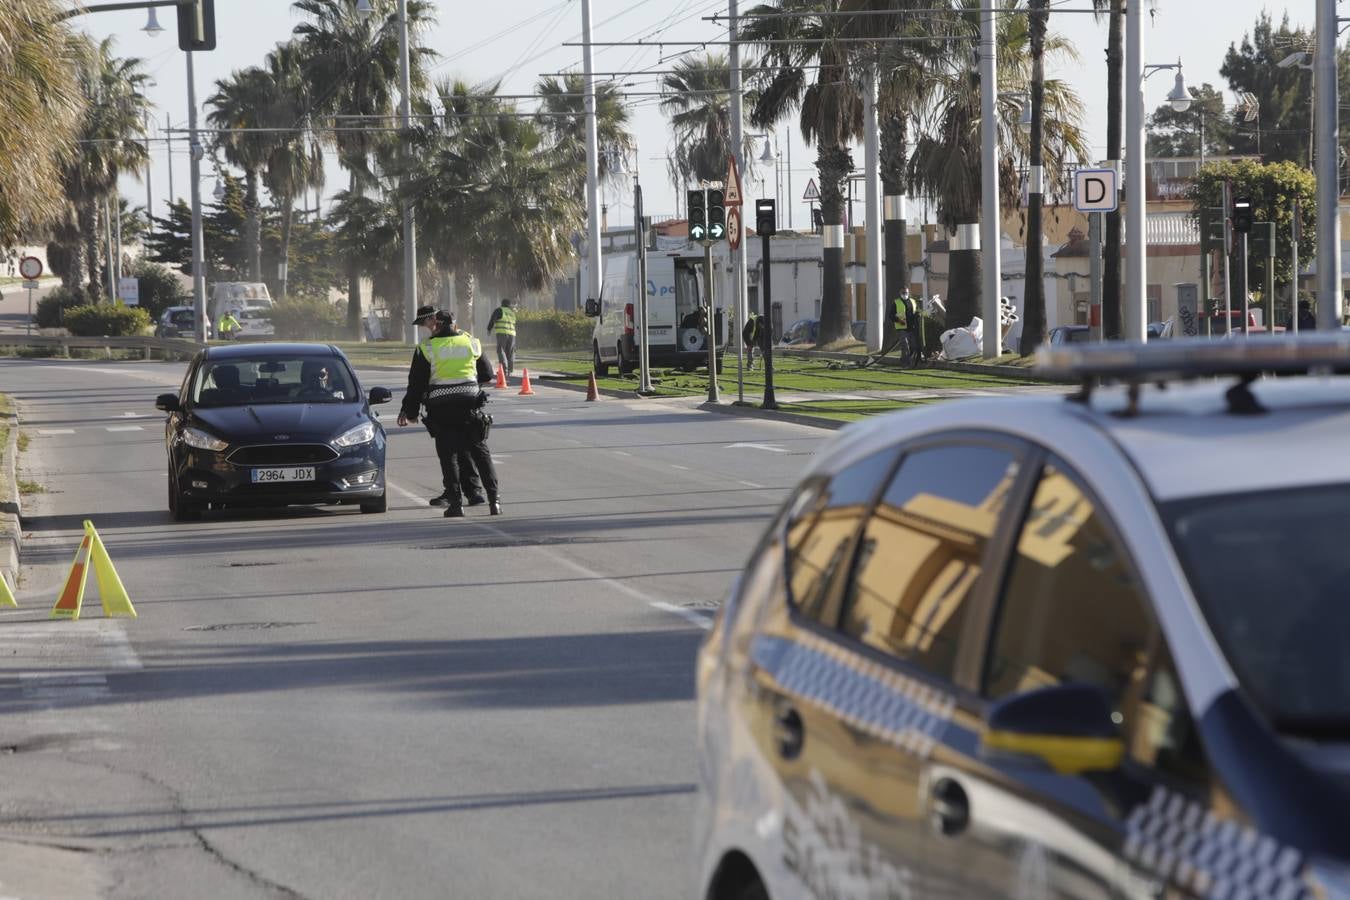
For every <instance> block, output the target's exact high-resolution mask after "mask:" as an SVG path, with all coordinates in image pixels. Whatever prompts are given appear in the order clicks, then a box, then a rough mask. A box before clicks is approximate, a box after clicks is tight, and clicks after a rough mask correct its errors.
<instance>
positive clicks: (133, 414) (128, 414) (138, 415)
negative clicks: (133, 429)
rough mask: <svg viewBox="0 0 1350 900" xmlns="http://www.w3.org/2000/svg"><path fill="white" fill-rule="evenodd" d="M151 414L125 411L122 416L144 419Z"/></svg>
mask: <svg viewBox="0 0 1350 900" xmlns="http://www.w3.org/2000/svg"><path fill="white" fill-rule="evenodd" d="M149 415H150V414H149V413H138V412H124V413H122V418H124V419H144V418H147V417H148V416H149Z"/></svg>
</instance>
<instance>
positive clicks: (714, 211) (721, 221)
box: [708, 188, 727, 241]
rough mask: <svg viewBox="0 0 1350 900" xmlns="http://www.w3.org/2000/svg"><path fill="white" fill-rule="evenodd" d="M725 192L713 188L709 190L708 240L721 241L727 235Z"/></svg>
mask: <svg viewBox="0 0 1350 900" xmlns="http://www.w3.org/2000/svg"><path fill="white" fill-rule="evenodd" d="M724 197H725V194H723V193H722V192H721V191H719V190H717V189H716V188H713V189H712V190H710V191H708V240H710V241H720V240H722V238H724V237H726V236H727V208H726V205H725V203H724V202H723V198H724Z"/></svg>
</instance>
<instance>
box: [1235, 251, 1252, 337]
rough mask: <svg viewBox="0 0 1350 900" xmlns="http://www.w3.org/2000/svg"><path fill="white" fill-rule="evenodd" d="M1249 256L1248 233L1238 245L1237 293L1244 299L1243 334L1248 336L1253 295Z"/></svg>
mask: <svg viewBox="0 0 1350 900" xmlns="http://www.w3.org/2000/svg"><path fill="white" fill-rule="evenodd" d="M1247 261H1248V256H1247V232H1245V231H1244V232H1242V243H1241V244H1239V245H1238V278H1237V292H1238V296H1239V297H1241V298H1242V329H1243V334H1247V322H1248V321H1249V320H1248V318H1247V317H1248V316H1249V315H1251V309H1250V307H1249V305H1248V302H1247V297H1248V294H1250V293H1251V288H1250V281H1251V271H1250V269H1249V268H1248V263H1247Z"/></svg>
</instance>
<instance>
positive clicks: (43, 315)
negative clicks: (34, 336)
mask: <svg viewBox="0 0 1350 900" xmlns="http://www.w3.org/2000/svg"><path fill="white" fill-rule="evenodd" d="M93 302H94V301H93V299H92V298H91V297H90V296H89V295H88V294H87V293H86V292H85V290H84V288H78V287H77V288H74V289H72V288H67V287H59V288H55V289H53V290H52V291H50V292H48V294H47V296H45V297H43V298H42V299H41V300H39V301H38V303H37V309H36V310H35V311H34V313H33V319H34V322H35V324H36V325H37V327H39V328H60V327H61V326H62V325H64V324H65V320H64V318H63V317H62V312H63V311H65V312H67V313H68V312H69V311H70V310H72V309H74V308H76V307H77V306H89V305H91V304H92V303H93Z"/></svg>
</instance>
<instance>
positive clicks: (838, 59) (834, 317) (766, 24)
mask: <svg viewBox="0 0 1350 900" xmlns="http://www.w3.org/2000/svg"><path fill="white" fill-rule="evenodd" d="M841 8H842V0H775V2H772V3H766V4H761V5H759V6H756V7H754V8H753V9H752V10H750V12H749V13H748V14H747V21H748V22H749V24H748V25H747V26H746V27H745V29H744V31H743V33H742V35H741V38H742V39H743V40H746V41H757V42H763V46H764V59H763V65H764V66H765V67H766V68H767V71H766V72H765V73H764V74H762V75H761V76H759V77H758V78H757V79H756V80H757V81H758V85H757V87H758V89H759V94H758V96H757V98H756V101H755V103H754V107H753V109H752V111H751V114H750V120H751V121H752V122H754V123H755V124H756V125H757V126H760V127H768V126H771V125H773V124H774V123H775V122H777V121H779V120H780V119H783V118H784V117H786V116H787V115H789V114H790V113H791V112H792V111H793V110H794V109H796V110H799V116H798V121H799V124H800V127H801V130H802V137H804V138H805V139H806V142H807V143H808V144H815V145H816V150H817V153H816V171H817V173H818V174H819V176H820V179H819V184H820V210H821V216H822V218H823V220H824V223H825V225H826V226H827V227H829V226H836V227H837V226H842V225H843V221H844V218H843V214H844V193H845V181H846V180H847V178H848V175H849V172H851V171H852V170H853V156H852V154H851V153H850V151H849V146H850V145H851V144H852V142H853V141H854V140H855V139H856V138H857V137H858V136H859V135H860V134H861V133H862V94H861V92H860V91H859V90H858V88H857V84H856V80H855V74H856V73H855V71H854V63H855V60H854V59H853V58H852V57H851V55H850V53H849V50H848V48H849V47H850V46H851V45H850V44H848V43H843V42H840V41H838V40H837V39H838V38H841V37H845V36H846V35H847V33H848V30H849V28H850V27H851V22H850V20H849V18H848V17H847V16H835V15H814V14H815V13H835V12H839V11H841ZM782 13H791V14H792V15H787V16H784V15H781V14H782ZM813 67H814V73H815V74H814V76H812V75H811V74H810V73H811V72H812V71H813ZM823 257H824V259H823V263H824V284H823V287H822V294H823V296H822V297H821V302H820V341H821V343H829V342H830V341H835V340H839V339H840V338H843V337H845V336H847V335H848V333H849V322H850V320H851V319H852V316H850V315H846V314H845V309H844V249H843V246H842V242H841V246H839V247H830V246H826V247H825V248H824V251H823Z"/></svg>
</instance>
